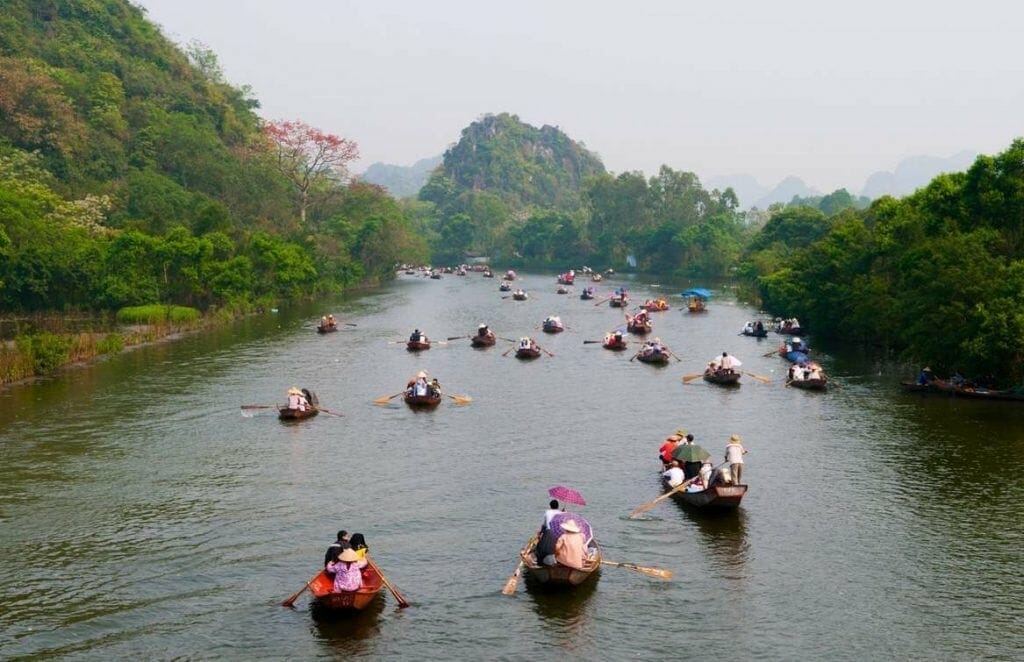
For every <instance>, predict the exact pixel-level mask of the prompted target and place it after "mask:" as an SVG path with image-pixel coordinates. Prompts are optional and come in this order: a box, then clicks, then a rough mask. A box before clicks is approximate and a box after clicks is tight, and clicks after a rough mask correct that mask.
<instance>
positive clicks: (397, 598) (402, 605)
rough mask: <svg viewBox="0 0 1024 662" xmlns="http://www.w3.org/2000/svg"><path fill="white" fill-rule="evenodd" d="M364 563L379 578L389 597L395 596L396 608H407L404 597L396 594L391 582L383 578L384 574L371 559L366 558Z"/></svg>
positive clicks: (407, 602)
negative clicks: (389, 592) (389, 593)
mask: <svg viewBox="0 0 1024 662" xmlns="http://www.w3.org/2000/svg"><path fill="white" fill-rule="evenodd" d="M366 563H367V565H369V566H370V567H371V568H373V569H374V571H376V573H377V576H379V577H380V580H381V581H382V582H384V586H387V587H388V590H389V591H391V595H393V596H395V601H396V602H398V608H399V609H405V608H406V607H408V606H409V601H408V600H406V599H405V596H403V595H402V594H401V593H399V592H398V589H397V588H395V587H394V586H392V585H391V582H389V581H388V578H387V577H385V576H384V573H383V572H381V569H380V568H378V567H377V564H376V563H374V562H373V559H371V558H370V557H369V556H367V557H366Z"/></svg>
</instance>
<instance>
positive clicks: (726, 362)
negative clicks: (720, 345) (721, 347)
mask: <svg viewBox="0 0 1024 662" xmlns="http://www.w3.org/2000/svg"><path fill="white" fill-rule="evenodd" d="M741 365H743V364H742V363H740V360H739V359H737V358H736V357H734V356H729V354H728V353H726V352H722V358H721V359H719V361H718V367H719V369H720V370H721V371H722V372H723V373H727V374H730V375H732V374H735V373H736V368H738V367H740V366H741Z"/></svg>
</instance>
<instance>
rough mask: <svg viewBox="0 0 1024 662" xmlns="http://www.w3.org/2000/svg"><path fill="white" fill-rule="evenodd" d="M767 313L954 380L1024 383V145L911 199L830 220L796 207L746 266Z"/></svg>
mask: <svg viewBox="0 0 1024 662" xmlns="http://www.w3.org/2000/svg"><path fill="white" fill-rule="evenodd" d="M741 273H742V275H743V276H745V277H747V278H749V279H751V281H752V282H754V283H755V284H756V286H757V288H758V290H759V292H760V294H761V296H762V299H763V302H764V305H765V306H766V307H767V308H768V309H770V310H773V311H777V312H780V313H784V314H787V315H797V316H799V317H800V319H801V320H806V321H807V322H809V324H810V328H811V329H812V330H813V331H814V332H815V333H820V334H824V335H830V336H836V337H840V338H846V339H853V340H859V341H863V342H868V343H871V344H874V345H879V346H884V347H888V348H891V349H893V350H896V351H898V352H900V353H902V354H903V355H904V356H906V357H907V358H910V359H916V360H919V361H922V362H927V363H929V364H931V367H932V368H934V369H936V370H939V371H942V372H951V371H952V370H955V369H961V370H963V371H965V372H967V373H969V374H972V375H991V376H993V377H994V378H995V379H996V380H997V381H998V382H1000V383H1003V384H1020V383H1021V382H1022V380H1024V140H1020V139H1018V140H1016V141H1014V142H1013V144H1012V145H1011V146H1010V147H1009V148H1008V149H1007V150H1006V151H1005V152H1003V153H1001V154H999V155H997V156H980V157H978V158H977V160H976V161H975V162H974V164H973V165H972V166H971V167H970V168H969V169H968V170H967V172H963V173H951V174H944V175H939V176H938V177H936V178H935V179H934V180H932V182H931V183H930V184H929V185H928V186H926V187H924V188H922V189H920V190H918V191H917V192H915V193H914V194H913V195H910V196H908V197H905V198H902V199H899V200H897V199H895V198H892V197H889V196H886V197H882V198H879V199H878V200H875V201H874V202H873V203H872V204H871V205H870V206H869V207H868V208H867V209H864V210H855V209H853V208H852V207H847V208H845V209H842V210H840V211H838V212H837V213H835V214H833V215H831V216H828V215H826V214H825V213H823V212H822V211H821V210H819V209H816V208H811V207H804V206H790V207H786V208H783V209H780V210H777V211H776V212H775V213H774V214H773V215H772V216H771V218H770V220H769V221H768V222H767V223H766V224H765V225H764V227H763V228H762V229H761V230H760V231H759V232H758V233H757V234H756V235H754V237H753V238H752V241H751V243H750V245H749V247H748V249H747V251H746V253H745V256H744V259H743V264H742V267H741Z"/></svg>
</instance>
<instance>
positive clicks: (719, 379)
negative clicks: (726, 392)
mask: <svg viewBox="0 0 1024 662" xmlns="http://www.w3.org/2000/svg"><path fill="white" fill-rule="evenodd" d="M704 381H706V382H711V383H712V384H721V385H722V386H739V383H740V373H738V372H713V371H711V370H705V371H704Z"/></svg>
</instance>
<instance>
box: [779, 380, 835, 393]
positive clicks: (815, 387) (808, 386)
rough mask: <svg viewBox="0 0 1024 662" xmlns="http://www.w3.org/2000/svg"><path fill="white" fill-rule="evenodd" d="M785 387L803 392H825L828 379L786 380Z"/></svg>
mask: <svg viewBox="0 0 1024 662" xmlns="http://www.w3.org/2000/svg"><path fill="white" fill-rule="evenodd" d="M786 385H787V386H792V387H793V388H802V389H804V390H805V391H827V390H828V378H827V377H826V378H823V379H787V380H786Z"/></svg>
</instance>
